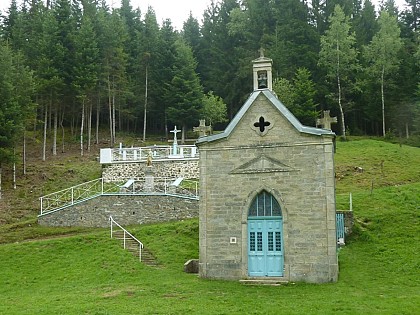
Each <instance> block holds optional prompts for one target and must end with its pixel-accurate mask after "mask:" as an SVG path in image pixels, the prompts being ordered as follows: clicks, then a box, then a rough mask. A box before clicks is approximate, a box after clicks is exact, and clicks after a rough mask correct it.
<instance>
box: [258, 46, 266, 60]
mask: <svg viewBox="0 0 420 315" xmlns="http://www.w3.org/2000/svg"><path fill="white" fill-rule="evenodd" d="M264 50H265V49H264V48H262V47H261V48H260V49H258V51H259V52H260V58H263V57H264Z"/></svg>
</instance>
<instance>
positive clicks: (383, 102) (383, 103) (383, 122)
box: [381, 67, 386, 137]
mask: <svg viewBox="0 0 420 315" xmlns="http://www.w3.org/2000/svg"><path fill="white" fill-rule="evenodd" d="M384 76H385V67H382V72H381V101H382V135H383V136H384V137H385V134H386V130H385V96H384Z"/></svg>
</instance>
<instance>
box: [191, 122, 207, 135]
mask: <svg viewBox="0 0 420 315" xmlns="http://www.w3.org/2000/svg"><path fill="white" fill-rule="evenodd" d="M193 131H194V132H199V133H200V137H203V136H206V134H207V132H210V131H211V126H206V120H205V119H200V125H199V126H198V127H194V128H193Z"/></svg>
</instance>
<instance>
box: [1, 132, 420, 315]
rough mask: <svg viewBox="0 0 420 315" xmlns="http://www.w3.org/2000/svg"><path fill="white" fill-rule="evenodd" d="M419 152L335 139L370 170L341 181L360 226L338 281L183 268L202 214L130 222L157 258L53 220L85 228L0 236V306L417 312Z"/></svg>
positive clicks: (25, 310)
mask: <svg viewBox="0 0 420 315" xmlns="http://www.w3.org/2000/svg"><path fill="white" fill-rule="evenodd" d="M358 145H359V147H358ZM371 150H372V151H371ZM416 150H417V151H416ZM369 152H371V155H370V154H369ZM398 152H399V153H398ZM377 154H381V155H382V156H387V157H391V156H393V157H395V158H397V159H399V160H400V163H399V164H398V163H394V162H392V163H391V161H389V163H387V162H385V163H384V168H385V167H387V169H386V171H387V173H386V174H387V175H386V180H383V181H379V180H378V182H377V185H376V186H374V189H373V191H371V186H370V184H366V185H361V186H360V183H364V182H365V180H366V181H367V183H369V180H370V179H371V178H375V179H376V178H378V179H381V176H382V174H381V170H380V168H379V169H378V168H373V166H374V165H375V163H377V161H378V160H377V156H376V155H377ZM353 155H356V156H359V158H356V157H354V156H353ZM349 159H350V160H349ZM401 161H404V163H401ZM419 161H420V159H419V149H413V148H409V147H404V146H403V147H402V148H400V147H399V146H398V145H392V144H387V143H378V142H377V141H372V140H361V141H354V142H346V143H338V151H337V166H338V167H341V166H342V165H347V166H352V165H353V164H355V165H358V166H359V165H360V166H362V167H364V170H365V171H364V172H363V173H362V174H360V173H353V172H349V174H347V175H346V176H345V177H344V178H343V179H340V180H339V181H338V182H337V190H339V191H340V192H341V193H342V194H340V195H339V196H338V197H337V199H338V202H339V204H341V205H342V206H343V207H342V208H344V206H345V205H346V203H347V202H348V195H347V192H349V191H352V192H353V206H354V213H355V217H356V225H355V228H354V234H353V235H352V237H351V238H350V239H349V240H348V241H347V245H346V246H345V247H343V248H342V249H341V250H340V252H339V263H340V275H339V281H338V282H337V283H328V284H322V285H314V284H305V283H289V284H288V285H284V286H279V287H272V286H244V285H241V284H240V283H239V282H237V281H218V280H217V281H216V280H208V279H201V278H199V277H197V275H191V274H186V273H184V272H183V271H182V270H183V264H184V262H185V261H186V260H187V259H190V258H197V257H198V221H197V220H196V219H194V220H185V221H181V222H170V223H165V224H157V225H143V226H132V227H129V228H128V229H129V230H130V231H132V232H133V233H134V234H135V235H136V236H137V237H138V238H139V239H140V240H142V241H143V242H144V243H145V244H146V246H147V247H148V248H149V249H150V250H152V252H153V253H154V254H155V255H156V257H157V258H158V260H159V262H160V266H159V267H157V268H156V267H148V266H145V265H143V264H141V263H139V262H138V261H137V259H136V258H135V257H134V256H132V255H131V254H130V253H128V252H125V251H123V250H122V249H121V248H120V247H119V244H118V243H117V242H116V241H114V240H111V239H110V238H109V231H108V230H92V231H91V232H90V233H89V234H86V231H85V230H83V231H72V229H63V230H60V229H57V230H55V231H56V233H57V234H61V233H76V232H79V233H82V232H83V233H85V234H84V235H73V236H69V237H66V238H57V239H49V240H48V239H47V240H39V239H38V240H34V241H31V242H21V243H8V244H3V245H0V314H116V315H117V314H188V313H190V314H418V310H419V308H420V277H419V271H420V259H419V256H418V255H419V254H418V253H419V252H420V245H419V244H420V239H419V235H420V228H419V226H420V224H419V214H420V180H419V178H418V165H417V164H418V162H419ZM362 163H363V164H362ZM371 167H372V169H371ZM406 168H408V171H406ZM398 169H400V171H397V170H398ZM410 170H411V171H410ZM362 178H366V179H364V180H361V179H362ZM343 186H344V187H343ZM346 187H347V188H346ZM344 193H346V194H344ZM26 224H29V223H28V222H27V223H26ZM25 229H32V230H31V231H32V232H31V231H28V232H23V230H25ZM20 230H22V233H27V234H25V235H26V236H25V238H27V237H29V236H30V235H31V233H33V234H34V237H39V236H45V237H50V236H51V235H52V234H54V229H51V228H41V227H33V226H31V227H25V226H24V225H22V226H15V229H12V228H10V229H6V228H3V227H2V229H1V230H0V233H1V234H5V235H9V238H8V239H10V240H11V239H14V240H15V241H16V240H19V241H20V239H19V236H18V235H17V234H16V233H15V232H16V231H20ZM12 232H13V233H15V234H12ZM10 235H12V236H13V235H14V238H13V237H11V236H10ZM2 237H3V239H5V238H7V237H6V236H2Z"/></svg>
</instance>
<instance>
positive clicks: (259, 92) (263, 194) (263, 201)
mask: <svg viewBox="0 0 420 315" xmlns="http://www.w3.org/2000/svg"><path fill="white" fill-rule="evenodd" d="M253 85H254V91H253V92H252V94H251V95H250V97H249V98H248V100H247V101H246V102H245V104H244V105H243V106H242V108H241V109H240V110H239V112H238V113H237V115H236V116H235V117H234V118H233V120H232V121H231V122H230V124H229V125H228V126H227V127H226V129H225V130H224V132H222V133H220V134H215V135H210V136H203V137H200V138H199V139H198V140H197V146H198V147H199V150H200V160H199V168H200V202H199V203H200V204H199V208H200V209H199V221H200V223H199V226H200V240H199V246H200V258H199V274H200V276H201V277H207V278H218V279H232V280H234V279H239V280H241V279H256V280H264V279H278V280H282V281H283V280H284V281H304V282H310V283H323V282H334V281H337V277H338V260H337V241H336V209H335V179H334V139H335V134H334V133H333V132H332V131H331V130H327V129H320V128H315V127H308V126H304V125H302V124H301V123H300V122H299V121H298V120H297V119H296V118H295V117H294V116H293V114H292V113H291V112H290V111H289V110H288V109H287V108H286V106H284V105H283V104H282V102H281V101H280V100H279V99H278V98H277V96H276V95H275V94H274V93H273V91H272V60H271V59H269V58H267V57H264V55H263V53H261V55H260V57H259V58H258V59H255V60H254V61H253Z"/></svg>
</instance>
